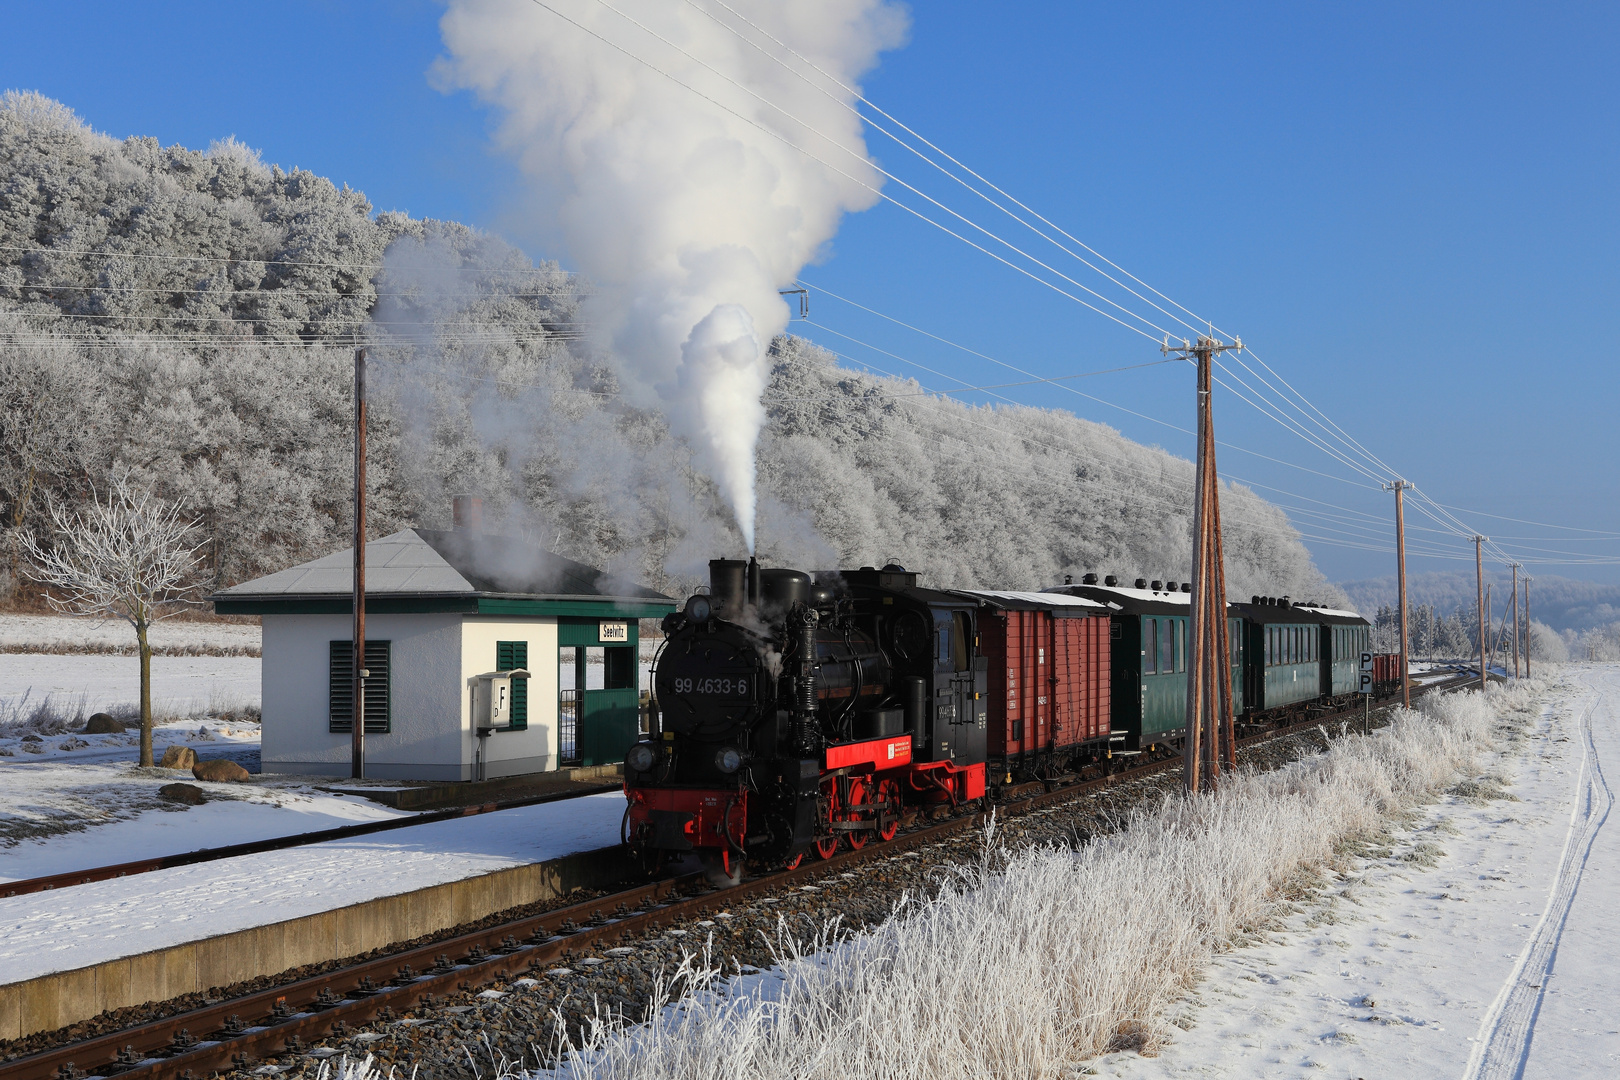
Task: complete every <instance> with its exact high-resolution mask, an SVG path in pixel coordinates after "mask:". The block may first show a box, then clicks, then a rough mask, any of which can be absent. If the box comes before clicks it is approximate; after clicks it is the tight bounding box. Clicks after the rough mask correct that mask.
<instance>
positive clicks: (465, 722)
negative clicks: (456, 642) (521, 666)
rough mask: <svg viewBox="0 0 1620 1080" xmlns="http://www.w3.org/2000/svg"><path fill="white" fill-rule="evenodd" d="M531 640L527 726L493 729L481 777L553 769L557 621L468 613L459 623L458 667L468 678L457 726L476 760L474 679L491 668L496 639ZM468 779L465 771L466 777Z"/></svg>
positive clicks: (470, 759)
mask: <svg viewBox="0 0 1620 1080" xmlns="http://www.w3.org/2000/svg"><path fill="white" fill-rule="evenodd" d="M498 641H527V642H528V643H529V668H528V670H529V673H530V674H531V675H532V676H533V678H531V679H530V680H529V727H528V730H526V731H497V732H495V733H494V734H493V735H491V736H489V737H488V738H487V739H484V740H483V742H484V746H485V754H486V755H487V760H486V761H485V762H484V777H485V778H486V779H490V780H493V779H495V778H496V777H498V776H516V775H518V774H520V773H530V772H544V771H548V770H551V769H555V768H556V767H557V620H556V619H511V618H504V617H500V616H493V615H469V616H466V617H464V619H463V621H462V624H461V667H462V671H463V672H465V674H466V681H465V684H464V689H463V691H462V695H461V727H462V731H464V732H465V733H466V735H465V739H466V751H465V752H466V758H465V760H466V761H467V762H468V763H469V764H471V763H472V762H473V760H474V756H473V755H474V753H475V751H476V749H477V748H476V746H475V745H474V744H476V743H477V742H478V741H479V740H478V737H477V736H476V735H474V734H473V724H472V721H473V716H472V704H473V694H472V690H473V683H474V681H475V680H476V679H477V677H478V676H479V675H481V674H484V673H486V672H490V671H494V670H495V643H496V642H498ZM470 778H471V776H470V774H469V779H470Z"/></svg>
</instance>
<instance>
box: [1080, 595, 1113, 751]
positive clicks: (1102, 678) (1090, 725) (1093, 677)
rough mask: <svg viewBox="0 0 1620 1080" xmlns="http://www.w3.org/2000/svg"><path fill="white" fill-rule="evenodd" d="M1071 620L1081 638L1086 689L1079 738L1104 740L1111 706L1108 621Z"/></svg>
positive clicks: (1093, 618) (1109, 726) (1094, 618)
mask: <svg viewBox="0 0 1620 1080" xmlns="http://www.w3.org/2000/svg"><path fill="white" fill-rule="evenodd" d="M1074 621H1075V622H1076V623H1078V624H1080V631H1081V633H1082V634H1083V635H1084V637H1085V646H1084V647H1085V657H1086V667H1085V674H1086V683H1085V685H1086V689H1085V696H1084V703H1085V709H1084V716H1085V726H1084V735H1083V738H1084V739H1085V740H1086V741H1087V742H1089V741H1091V740H1093V739H1106V738H1108V737H1109V735H1110V734H1112V728H1113V708H1112V705H1111V702H1112V700H1113V698H1112V695H1111V693H1110V691H1111V688H1112V684H1113V678H1112V674H1113V673H1112V667H1111V664H1110V662H1109V651H1110V644H1109V637H1110V629H1109V626H1110V620H1109V619H1108V617H1107V616H1106V615H1105V616H1102V617H1098V616H1095V615H1090V616H1087V617H1086V618H1084V619H1076V620H1074Z"/></svg>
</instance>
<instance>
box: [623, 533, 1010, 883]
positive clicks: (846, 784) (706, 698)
mask: <svg viewBox="0 0 1620 1080" xmlns="http://www.w3.org/2000/svg"><path fill="white" fill-rule="evenodd" d="M709 574H710V588H709V593H708V594H707V595H703V594H699V595H696V596H693V597H692V598H691V599H689V600H688V601H687V602H686V606H685V608H684V609H683V610H681V611H677V612H674V613H672V614H670V615H668V616H666V617H665V620H664V633H665V640H664V644H663V645H662V647H661V649H660V651H659V654H658V657H657V660H656V661H655V664H654V682H653V685H654V693H655V699H656V701H657V703H658V708H657V716H658V729H657V730H656V731H655V732H654V735H653V737H652V738H650V739H648V740H646V741H643V742H639V743H637V744H636V745H634V746H632V747H631V748H630V750H629V752H628V753H627V754H626V756H625V790H626V794H627V796H628V798H629V802H630V805H629V807H628V812H627V814H626V820H625V833H626V839H627V841H628V842H629V843H630V844H631V845H632V846H633V847H635V848H637V849H639V850H642V851H644V852H646V853H649V854H650V855H656V854H657V853H682V852H696V853H698V854H700V855H706V856H708V857H709V858H710V859H711V860H713V861H715V862H717V863H718V864H719V866H720V868H721V869H722V872H724V873H725V874H727V875H735V874H736V873H737V870H738V867H739V866H740V863H741V860H742V859H743V858H744V856H745V855H746V856H748V857H751V858H756V859H762V860H764V861H767V862H773V861H781V862H786V863H789V864H792V865H797V863H798V860H799V859H800V858H802V857H803V855H804V852H805V851H807V850H810V849H814V850H815V852H816V853H817V854H819V855H820V856H822V857H823V858H826V857H830V856H831V855H832V854H833V852H834V851H836V850H837V849H838V846H839V844H840V842H845V843H848V844H849V845H850V846H851V847H854V848H859V847H862V846H864V845H865V844H866V842H867V841H868V840H870V839H872V838H873V837H874V836H875V837H878V838H880V839H889V838H891V837H893V836H894V834H895V832H896V830H897V829H898V828H899V824H900V818H901V815H902V812H903V809H904V808H905V807H907V806H916V805H924V806H926V805H930V804H936V805H937V804H944V805H947V806H955V805H961V804H963V803H966V802H969V801H971V800H974V799H978V798H981V797H982V796H983V795H984V791H985V710H986V702H985V690H986V685H987V665H986V660H985V658H984V657H982V656H980V655H979V654H978V651H977V649H976V648H975V628H974V608H975V604H974V603H973V602H972V601H971V600H970V599H968V598H966V597H963V596H961V595H959V594H952V593H947V592H939V591H935V590H931V589H924V588H920V587H919V586H918V585H917V575H916V574H913V573H909V572H907V571H906V570H905V569H904V568H902V567H899V566H896V565H893V564H891V565H889V566H885V567H884V568H883V569H881V570H879V569H876V568H873V567H863V568H862V569H860V570H849V571H844V572H842V573H819V574H816V575H815V576H813V577H812V576H811V575H809V574H805V573H801V572H799V571H797V570H762V569H760V567H759V565H758V563H757V562H755V561H754V560H752V559H750V560H749V561H748V562H747V563H743V562H741V561H738V560H729V559H717V560H714V561H712V562H711V563H710V564H709Z"/></svg>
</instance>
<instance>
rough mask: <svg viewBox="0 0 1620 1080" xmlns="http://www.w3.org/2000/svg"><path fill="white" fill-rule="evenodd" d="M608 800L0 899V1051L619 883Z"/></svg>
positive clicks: (617, 807) (614, 818)
mask: <svg viewBox="0 0 1620 1080" xmlns="http://www.w3.org/2000/svg"><path fill="white" fill-rule="evenodd" d="M623 809H624V800H623V797H622V796H621V795H619V794H618V793H616V792H610V793H607V794H599V795H592V796H587V797H585V798H581V799H570V800H566V801H562V802H552V803H545V804H541V805H539V806H530V807H523V808H520V809H516V810H506V811H500V812H498V813H493V814H483V815H480V816H478V817H471V818H458V819H456V820H454V821H443V822H434V823H431V824H426V825H423V826H421V827H420V828H414V829H401V830H397V831H395V832H391V833H383V834H379V835H377V836H374V837H361V838H356V839H353V840H345V841H333V842H331V843H327V844H317V845H312V846H310V847H304V848H294V849H289V850H285V851H277V852H266V853H262V854H259V855H250V856H243V857H241V858H237V859H224V860H220V861H218V862H211V863H205V864H201V865H197V866H188V867H178V868H175V869H172V870H159V871H155V872H153V873H149V874H142V875H139V876H138V877H132V878H123V879H115V880H111V881H104V882H96V883H94V884H89V885H80V886H75V887H73V888H69V889H59V890H54V891H51V892H46V893H35V894H30V895H24V896H18V897H8V898H4V899H0V980H4V983H3V984H0V1039H15V1038H19V1037H21V1036H23V1035H28V1034H32V1033H34V1032H38V1031H48V1030H54V1029H56V1028H59V1027H63V1026H66V1025H68V1024H72V1023H77V1022H78V1021H81V1020H86V1019H89V1018H91V1017H94V1016H96V1015H98V1014H100V1013H102V1012H105V1011H107V1010H109V1009H118V1008H124V1007H127V1006H131V1005H141V1004H144V1003H146V1002H148V1001H160V1000H166V999H168V998H172V997H175V996H177V995H179V994H186V993H194V992H207V991H208V990H210V989H214V988H221V987H224V986H228V985H230V984H232V983H236V982H241V981H243V980H247V979H253V978H259V977H262V976H267V975H275V974H278V973H280V972H283V971H286V970H288V969H290V968H294V967H298V966H301V965H304V964H309V963H315V962H318V961H322V960H330V959H334V958H345V957H349V956H354V955H357V954H360V953H364V952H367V951H369V950H372V949H376V948H381V947H383V946H385V945H389V944H392V943H394V942H397V941H404V940H409V939H411V938H415V937H420V936H422V935H424V934H430V933H434V932H437V931H440V930H445V929H448V928H450V927H453V926H457V925H460V924H462V923H465V922H471V921H474V920H477V919H481V918H484V917H486V916H488V915H491V914H494V913H496V912H499V911H504V910H506V909H508V908H513V907H519V906H522V905H524V904H530V903H534V902H536V901H539V900H546V899H550V898H552V897H555V896H560V895H562V894H564V893H566V892H568V891H570V890H572V889H575V888H581V887H585V888H594V887H601V886H605V885H608V884H612V883H615V882H618V881H621V880H626V879H627V878H628V877H629V876H630V875H631V874H632V873H633V872H634V867H633V865H632V864H631V863H630V861H629V860H628V859H627V858H626V857H625V856H624V855H623V854H622V851H621V849H620V848H619V847H618V842H619V825H620V822H621V820H622V817H623Z"/></svg>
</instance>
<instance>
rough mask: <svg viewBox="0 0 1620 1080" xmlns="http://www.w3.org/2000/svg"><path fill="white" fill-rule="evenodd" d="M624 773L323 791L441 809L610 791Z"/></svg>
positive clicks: (346, 785)
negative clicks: (535, 797)
mask: <svg viewBox="0 0 1620 1080" xmlns="http://www.w3.org/2000/svg"><path fill="white" fill-rule="evenodd" d="M623 776H624V766H623V765H620V764H613V765H587V766H582V767H576V768H571V769H558V770H556V771H555V772H544V773H527V774H525V775H523V776H503V777H500V778H499V779H496V780H475V781H472V782H470V783H454V784H451V783H445V784H406V783H399V782H390V783H379V784H367V783H365V782H364V781H358V782H348V781H346V782H343V783H323V784H321V785H319V786H320V788H321V790H323V791H332V792H337V793H338V794H340V795H358V796H360V797H362V798H366V799H370V800H371V801H372V802H378V803H382V804H383V805H384V806H391V807H393V808H394V809H396V810H440V809H445V808H448V807H452V806H474V805H477V804H479V803H486V802H500V801H502V800H507V799H524V798H529V797H531V796H535V795H551V794H567V793H569V792H571V791H577V792H578V793H580V794H589V793H591V792H593V791H604V790H609V789H610V788H611V787H612V786H613V785H614V784H615V783H617V782H620V781H621V780H622V778H623Z"/></svg>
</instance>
